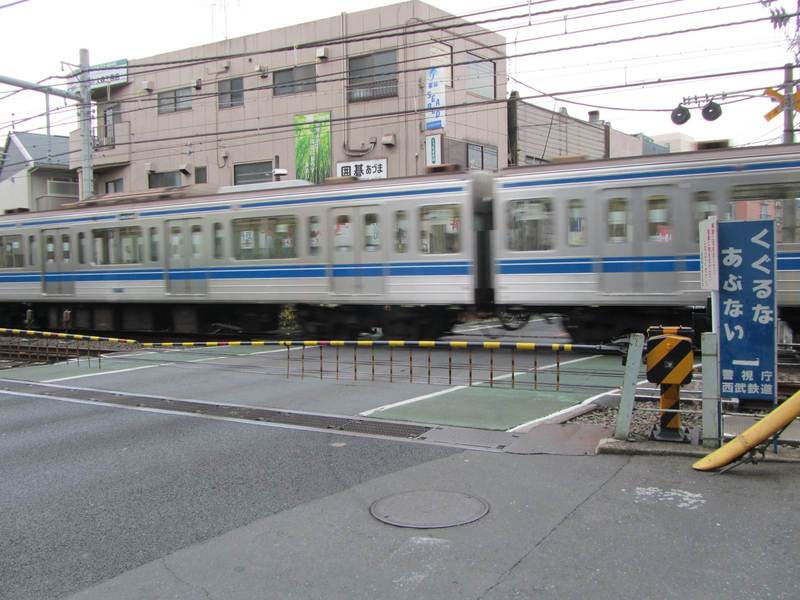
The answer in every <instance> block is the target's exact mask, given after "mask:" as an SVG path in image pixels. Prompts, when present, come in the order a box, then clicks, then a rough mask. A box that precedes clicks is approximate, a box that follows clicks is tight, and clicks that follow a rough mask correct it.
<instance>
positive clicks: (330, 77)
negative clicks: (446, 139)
mask: <svg viewBox="0 0 800 600" xmlns="http://www.w3.org/2000/svg"><path fill="white" fill-rule="evenodd" d="M771 18H772V17H760V18H756V19H748V20H743V21H734V22H727V23H717V24H712V25H706V26H700V27H695V28H690V29H683V30H676V31H668V32H661V33H652V34H645V35H641V36H634V37H629V38H621V39H617V40H604V41H600V42H592V43H588V44H580V45H574V46H566V47H560V48H551V49H544V50H536V51H531V52H523V53H518V54H514V55H507V56H506V57H505V58H517V57H522V56H534V55H541V54H550V53H554V52H562V51H569V50H575V49H587V48H593V47H597V46H606V45H610V44H620V43H626V42H630V41H640V40H645V39H652V38H660V37H665V36H670V35H680V34H685V33H694V32H700V31H707V30H711V29H719V28H724V27H732V26H737V25H742V24H750V23H755V22H760V21H764V20H769V19H771ZM428 43H429V42H428ZM469 52H470V51H469V50H464V51H458V52H453V55H455V54H461V53H469ZM418 60H420V59H407V60H403V61H396V64H401V63H410V62H417V61H418ZM486 60H490V59H486ZM474 62H476V61H475V60H465V61H459V62H456V61H452V63H451V65H452V67H453V68H455V67H456V66H461V65H467V64H472V63H474ZM427 68H428V67H427V66H422V67H415V68H406V69H398V70H396V75H400V74H403V73H412V72H420V71H424V70H426V69H427ZM340 75H342V76H343V77H338V76H340ZM255 76H258V75H257V74H256V75H255ZM351 78H352V74H351V73H349V72H348V71H341V72H336V73H331V74H326V75H323V76H321V77H316V78H315V81H316V82H317V83H331V82H339V81H347V80H348V79H351ZM308 81H310V78H309V79H302V78H301V79H300V80H297V81H295V84H297V83H303V82H308ZM212 83H213V82H212ZM275 87H276V86H275V84H274V83H273V84H264V85H259V86H256V87H250V88H245V89H243V90H242V91H243V92H244V91H254V90H264V89H274V88H275ZM218 95H219V94H218V92H209V93H206V94H199V95H195V96H193V99H194V98H203V97H217V96H218ZM142 101H143V99H142V98H126V99H119V100H118V101H117V103H119V104H122V103H126V102H136V103H141V102H142ZM145 101H147V100H145ZM150 102H153V103H155V102H157V97H156V98H151V99H150ZM151 108H152V106H148V107H137V108H136V109H132V110H131V111H124V112H136V111H139V110H149V109H151ZM124 112H123V113H122V114H124Z"/></svg>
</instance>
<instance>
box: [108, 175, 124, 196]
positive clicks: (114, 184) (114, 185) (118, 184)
mask: <svg viewBox="0 0 800 600" xmlns="http://www.w3.org/2000/svg"><path fill="white" fill-rule="evenodd" d="M121 191H123V188H122V177H120V178H119V179H114V180H113V181H106V194H116V193H118V192H121Z"/></svg>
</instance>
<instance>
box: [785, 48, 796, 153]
mask: <svg viewBox="0 0 800 600" xmlns="http://www.w3.org/2000/svg"><path fill="white" fill-rule="evenodd" d="M783 93H784V96H783V97H784V101H783V143H784V144H794V81H793V80H792V64H791V63H787V64H785V65H784V66H783Z"/></svg>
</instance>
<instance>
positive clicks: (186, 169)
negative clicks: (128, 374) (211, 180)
mask: <svg viewBox="0 0 800 600" xmlns="http://www.w3.org/2000/svg"><path fill="white" fill-rule="evenodd" d="M189 169H190V166H189V163H183V164H182V165H179V166H178V171H180V172H181V173H183V174H184V175H188V174H189Z"/></svg>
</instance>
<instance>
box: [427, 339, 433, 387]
mask: <svg viewBox="0 0 800 600" xmlns="http://www.w3.org/2000/svg"><path fill="white" fill-rule="evenodd" d="M431 352H433V350H431V349H430V348H428V385H430V384H431Z"/></svg>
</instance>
